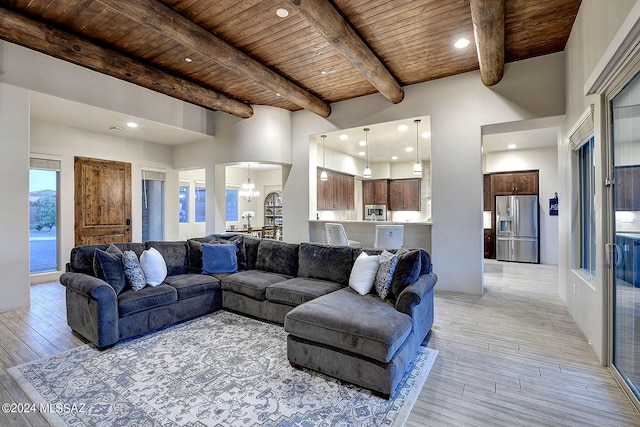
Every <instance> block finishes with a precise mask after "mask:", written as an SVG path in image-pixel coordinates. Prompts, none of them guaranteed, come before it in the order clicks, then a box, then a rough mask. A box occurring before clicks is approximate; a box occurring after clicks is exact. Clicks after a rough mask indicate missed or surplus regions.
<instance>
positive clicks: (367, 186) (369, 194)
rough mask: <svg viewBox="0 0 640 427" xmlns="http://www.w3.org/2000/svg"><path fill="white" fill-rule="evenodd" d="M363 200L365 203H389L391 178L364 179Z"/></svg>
mask: <svg viewBox="0 0 640 427" xmlns="http://www.w3.org/2000/svg"><path fill="white" fill-rule="evenodd" d="M362 201H363V204H365V205H385V206H387V205H388V204H389V180H388V179H372V180H367V181H362Z"/></svg>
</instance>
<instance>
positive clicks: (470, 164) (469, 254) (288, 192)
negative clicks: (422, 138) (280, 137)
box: [284, 53, 564, 294]
mask: <svg viewBox="0 0 640 427" xmlns="http://www.w3.org/2000/svg"><path fill="white" fill-rule="evenodd" d="M563 63H564V58H563V54H562V53H559V54H554V55H547V56H544V57H538V58H534V59H530V60H526V61H520V62H516V63H512V64H507V66H506V69H505V76H504V79H503V81H502V82H500V83H499V84H497V85H496V86H494V87H492V88H487V87H485V86H484V85H482V83H481V81H480V76H479V73H478V72H472V73H466V74H462V75H458V76H453V77H449V78H445V79H440V80H437V81H433V82H427V83H422V84H417V85H413V86H408V87H406V88H405V98H404V100H403V102H401V103H400V104H397V105H391V104H389V103H388V102H387V101H386V100H385V99H384V98H383V97H382V96H380V95H370V96H365V97H361V98H357V99H353V100H349V101H344V102H339V103H336V104H332V106H331V107H332V114H331V115H330V116H329V118H328V119H322V118H320V117H318V116H315V115H313V114H312V113H309V112H308V111H297V112H295V113H293V136H292V139H293V168H292V169H291V176H290V178H289V180H288V181H287V182H286V183H285V186H284V198H285V200H288V199H289V197H290V196H291V197H295V196H296V195H300V194H304V192H306V191H308V190H307V189H309V188H314V187H315V180H316V171H315V166H316V164H317V160H316V153H315V151H316V150H315V149H311V148H310V144H309V135H312V134H319V133H322V132H329V131H332V130H335V129H336V128H338V129H347V128H351V127H355V126H363V125H368V124H371V123H379V122H386V121H391V120H398V119H402V118H407V117H415V116H419V115H430V116H431V138H432V146H431V147H432V148H431V174H432V218H433V223H434V225H433V230H432V256H433V263H434V270H435V272H436V273H437V274H438V278H439V279H438V284H437V287H436V290H439V291H456V292H464V293H470V294H481V293H482V280H483V279H482V270H483V240H482V166H481V153H480V147H481V127H482V126H483V125H488V124H494V123H502V122H510V121H517V120H524V119H530V118H535V117H545V116H555V115H558V114H562V113H563V112H564V99H563V94H564V79H563V75H564V68H563ZM311 169H313V173H311ZM292 178H293V179H292ZM313 208H314V204H313V203H312V202H311V201H309V202H308V208H307V209H304V205H303V204H301V206H300V209H296V210H295V211H294V210H291V209H287V210H285V218H284V221H285V227H286V229H285V236H286V238H287V240H291V241H304V240H308V239H309V235H308V229H309V227H308V224H307V218H309V214H310V212H311V213H312V212H313V211H312V210H311V209H313Z"/></svg>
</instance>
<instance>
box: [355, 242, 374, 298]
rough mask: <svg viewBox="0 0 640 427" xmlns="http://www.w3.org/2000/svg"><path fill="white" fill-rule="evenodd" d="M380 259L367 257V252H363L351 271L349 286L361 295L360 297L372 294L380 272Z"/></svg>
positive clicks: (372, 256)
mask: <svg viewBox="0 0 640 427" xmlns="http://www.w3.org/2000/svg"><path fill="white" fill-rule="evenodd" d="M379 260H380V257H379V256H378V255H371V256H370V255H367V253H366V252H362V253H361V254H360V255H358V258H356V262H355V263H354V264H353V268H352V269H351V275H350V276H349V286H350V287H351V288H352V289H353V290H354V291H356V292H357V293H359V294H360V295H366V294H368V293H369V292H371V288H373V281H374V280H375V278H376V273H377V272H378V265H379V263H380V261H379Z"/></svg>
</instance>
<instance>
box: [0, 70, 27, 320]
mask: <svg viewBox="0 0 640 427" xmlns="http://www.w3.org/2000/svg"><path fill="white" fill-rule="evenodd" d="M0 183H2V184H0V188H1V189H2V192H1V193H2V206H3V209H2V210H1V211H0V218H1V220H0V241H2V242H3V244H2V245H0V271H2V280H1V281H0V312H2V311H7V310H11V309H14V308H19V307H26V306H28V305H29V91H27V90H24V89H21V88H18V87H16V86H12V85H8V84H4V83H2V82H0Z"/></svg>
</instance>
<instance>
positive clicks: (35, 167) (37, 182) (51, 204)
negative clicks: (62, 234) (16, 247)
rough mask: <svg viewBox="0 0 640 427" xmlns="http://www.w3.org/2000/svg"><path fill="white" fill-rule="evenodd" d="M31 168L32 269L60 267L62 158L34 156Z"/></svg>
mask: <svg viewBox="0 0 640 427" xmlns="http://www.w3.org/2000/svg"><path fill="white" fill-rule="evenodd" d="M30 163H31V169H30V170H29V270H30V273H44V272H47V271H57V270H58V231H57V228H58V227H57V226H58V180H59V175H60V161H58V160H47V159H31V161H30Z"/></svg>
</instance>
